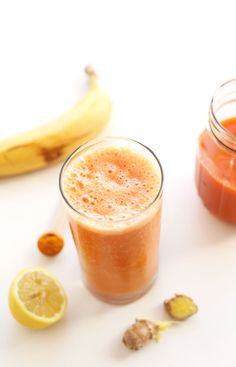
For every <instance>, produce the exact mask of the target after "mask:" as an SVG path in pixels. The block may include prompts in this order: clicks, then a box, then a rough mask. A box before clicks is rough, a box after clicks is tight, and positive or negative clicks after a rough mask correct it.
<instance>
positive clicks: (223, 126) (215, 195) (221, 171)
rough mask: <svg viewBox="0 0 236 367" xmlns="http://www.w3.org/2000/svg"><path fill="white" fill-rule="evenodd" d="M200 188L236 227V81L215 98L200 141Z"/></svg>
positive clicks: (218, 213) (209, 204)
mask: <svg viewBox="0 0 236 367" xmlns="http://www.w3.org/2000/svg"><path fill="white" fill-rule="evenodd" d="M196 185H197V190H198V193H199V196H200V198H201V199H202V201H203V203H204V205H205V206H206V207H207V208H208V209H209V211H210V212H211V213H212V214H214V215H215V216H217V217H218V218H220V219H222V220H224V221H226V222H229V223H233V224H236V79H233V80H230V81H229V82H226V83H224V84H223V85H222V86H221V87H219V88H218V90H217V91H216V93H215V95H214V97H213V98H212V101H211V104H210V110H209V128H208V129H206V130H204V131H203V132H202V134H201V135H200V137H199V141H198V153H197V161H196Z"/></svg>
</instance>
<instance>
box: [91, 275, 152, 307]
mask: <svg viewBox="0 0 236 367" xmlns="http://www.w3.org/2000/svg"><path fill="white" fill-rule="evenodd" d="M155 281H156V277H154V278H153V279H152V280H151V282H149V283H148V284H147V285H146V286H145V287H144V288H142V289H141V290H139V291H136V292H133V293H129V294H126V295H122V296H117V297H113V296H108V295H104V294H102V293H99V292H96V291H94V290H93V289H91V288H90V287H89V286H88V285H87V284H85V285H86V288H87V289H88V290H89V292H90V293H92V294H93V295H94V296H95V297H96V298H98V299H99V300H100V301H103V302H106V303H111V304H115V305H125V304H127V303H131V302H134V301H136V300H137V299H139V298H141V297H142V296H144V294H146V293H147V292H148V291H149V289H150V288H151V287H152V286H153V284H154V283H155Z"/></svg>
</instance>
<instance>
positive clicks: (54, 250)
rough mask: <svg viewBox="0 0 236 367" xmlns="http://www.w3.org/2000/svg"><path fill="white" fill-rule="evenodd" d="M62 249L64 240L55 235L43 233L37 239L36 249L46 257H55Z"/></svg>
mask: <svg viewBox="0 0 236 367" xmlns="http://www.w3.org/2000/svg"><path fill="white" fill-rule="evenodd" d="M63 247H64V240H63V238H62V237H61V236H59V235H58V234H56V233H51V232H49V233H45V234H44V235H42V236H40V237H39V239H38V248H39V250H40V251H41V252H42V253H43V254H44V255H46V256H55V255H57V254H59V252H61V250H62V249H63Z"/></svg>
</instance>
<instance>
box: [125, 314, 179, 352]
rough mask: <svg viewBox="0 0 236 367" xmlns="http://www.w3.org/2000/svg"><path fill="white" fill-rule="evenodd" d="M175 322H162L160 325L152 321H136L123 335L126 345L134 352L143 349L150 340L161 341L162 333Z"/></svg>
mask: <svg viewBox="0 0 236 367" xmlns="http://www.w3.org/2000/svg"><path fill="white" fill-rule="evenodd" d="M172 324H173V322H170V321H162V322H159V323H156V322H153V321H151V320H136V321H135V323H134V324H133V325H131V327H129V328H128V329H127V330H126V331H125V333H124V335H123V339H122V341H123V343H124V345H125V346H126V347H127V348H129V349H132V350H138V349H140V348H142V347H143V346H144V345H145V344H146V343H147V342H148V341H149V340H151V339H153V340H156V341H159V339H160V332H161V331H164V330H166V329H168V328H169V327H170V326H171V325H172Z"/></svg>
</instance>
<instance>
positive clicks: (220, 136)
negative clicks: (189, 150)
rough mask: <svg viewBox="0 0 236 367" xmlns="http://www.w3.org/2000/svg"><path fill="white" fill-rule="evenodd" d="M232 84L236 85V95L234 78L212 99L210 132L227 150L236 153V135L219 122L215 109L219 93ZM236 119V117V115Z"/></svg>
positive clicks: (218, 90)
mask: <svg viewBox="0 0 236 367" xmlns="http://www.w3.org/2000/svg"><path fill="white" fill-rule="evenodd" d="M231 84H235V93H236V78H233V79H230V80H228V81H226V82H224V83H223V84H221V85H220V86H219V87H218V88H217V89H216V91H215V93H214V95H213V97H212V99H211V102H210V108H209V126H210V130H211V132H212V133H213V135H214V137H215V138H216V140H217V141H218V142H219V143H220V144H222V145H223V146H224V147H225V148H226V149H228V150H230V151H233V152H236V134H235V133H233V132H232V131H230V130H228V129H227V128H226V127H224V126H223V125H222V123H221V122H220V121H219V119H218V118H217V116H216V113H215V108H216V106H215V104H216V99H217V97H219V93H220V92H221V91H222V90H223V89H224V88H227V87H229V86H230V85H231ZM233 102H236V99H235V100H233ZM224 105H226V103H223V104H222V106H224ZM222 106H221V107H222ZM232 117H233V116H232ZM235 117H236V114H235Z"/></svg>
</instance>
